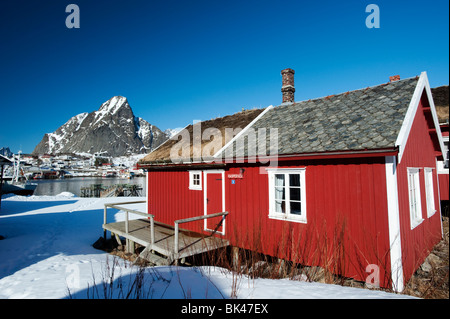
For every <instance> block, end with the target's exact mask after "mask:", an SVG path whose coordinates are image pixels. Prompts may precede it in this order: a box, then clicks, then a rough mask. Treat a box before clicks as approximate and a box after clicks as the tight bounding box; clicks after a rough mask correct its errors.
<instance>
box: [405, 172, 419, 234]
mask: <svg viewBox="0 0 450 319" xmlns="http://www.w3.org/2000/svg"><path fill="white" fill-rule="evenodd" d="M407 172H408V174H407V176H408V197H409V213H410V220H411V229H413V228H415V227H417V226H418V225H420V224H421V223H422V222H423V218H422V202H421V200H420V175H419V173H420V170H419V168H413V167H408V168H407Z"/></svg>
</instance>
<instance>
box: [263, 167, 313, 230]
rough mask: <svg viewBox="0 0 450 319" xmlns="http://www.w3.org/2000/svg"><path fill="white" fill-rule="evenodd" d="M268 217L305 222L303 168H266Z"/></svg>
mask: <svg viewBox="0 0 450 319" xmlns="http://www.w3.org/2000/svg"><path fill="white" fill-rule="evenodd" d="M267 171H268V176H269V218H274V219H283V220H289V221H298V222H303V223H306V201H305V197H306V196H305V169H283V168H282V169H267Z"/></svg>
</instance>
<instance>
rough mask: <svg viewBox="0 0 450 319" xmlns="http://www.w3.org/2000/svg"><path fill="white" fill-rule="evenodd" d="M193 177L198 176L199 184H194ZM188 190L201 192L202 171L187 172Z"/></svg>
mask: <svg viewBox="0 0 450 319" xmlns="http://www.w3.org/2000/svg"><path fill="white" fill-rule="evenodd" d="M195 175H198V180H199V184H198V185H197V184H195V183H194V181H195V180H196V178H195ZM189 189H191V190H197V191H201V190H202V171H189Z"/></svg>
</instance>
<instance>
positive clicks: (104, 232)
mask: <svg viewBox="0 0 450 319" xmlns="http://www.w3.org/2000/svg"><path fill="white" fill-rule="evenodd" d="M106 209H107V207H106V205H105V209H104V210H103V225H106ZM103 239H104V240H106V229H103Z"/></svg>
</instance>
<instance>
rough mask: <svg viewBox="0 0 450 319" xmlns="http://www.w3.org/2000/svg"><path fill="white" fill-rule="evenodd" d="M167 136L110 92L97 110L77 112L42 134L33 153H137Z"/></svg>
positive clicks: (149, 147)
mask: <svg viewBox="0 0 450 319" xmlns="http://www.w3.org/2000/svg"><path fill="white" fill-rule="evenodd" d="M167 139H168V137H167V135H166V134H164V133H163V132H161V130H160V129H159V128H158V127H156V126H154V125H151V124H150V123H148V122H147V121H145V120H144V119H142V118H139V117H135V116H134V114H133V111H132V109H131V106H130V105H129V103H128V100H127V98H126V97H123V96H113V97H112V98H110V99H109V100H108V101H106V102H104V103H103V104H102V105H101V106H100V108H99V109H98V110H97V111H94V112H91V113H81V114H78V115H76V116H74V117H72V118H71V119H69V121H67V122H66V123H65V124H64V125H62V126H61V127H59V128H58V129H57V130H56V131H55V132H53V133H47V134H45V136H44V137H43V139H42V140H41V142H40V143H39V144H38V145H37V146H36V148H35V149H34V151H33V153H34V154H43V153H49V154H58V153H91V154H93V153H96V152H105V151H106V152H107V153H108V155H110V156H121V155H127V154H141V153H148V152H150V151H151V150H152V149H153V148H155V147H157V146H159V145H160V144H161V143H163V142H164V141H165V140H167Z"/></svg>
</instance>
